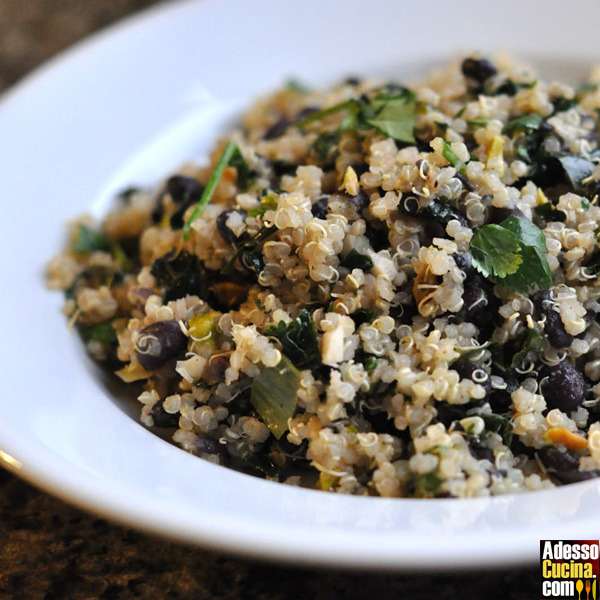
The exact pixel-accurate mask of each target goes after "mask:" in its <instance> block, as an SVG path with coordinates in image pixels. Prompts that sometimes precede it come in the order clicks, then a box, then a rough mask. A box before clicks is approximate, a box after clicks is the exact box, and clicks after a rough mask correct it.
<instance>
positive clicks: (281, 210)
mask: <svg viewBox="0 0 600 600" xmlns="http://www.w3.org/2000/svg"><path fill="white" fill-rule="evenodd" d="M597 82H600V79H598V72H597V71H596V73H595V74H594V73H593V74H592V76H591V78H590V80H589V81H588V82H586V83H585V84H584V85H582V86H581V87H579V88H573V87H571V86H569V85H566V84H563V83H556V82H554V83H550V82H545V81H543V80H542V79H540V78H538V77H537V76H536V75H535V73H534V72H533V71H532V69H531V68H529V67H526V66H523V65H522V64H519V63H515V62H512V61H509V60H508V59H496V60H494V61H491V60H488V59H486V58H484V57H478V56H472V57H468V58H466V59H464V60H462V61H460V60H457V61H455V62H452V63H451V64H449V65H448V66H447V67H446V68H445V69H444V70H443V71H439V72H436V73H435V74H433V75H431V76H429V77H428V78H426V79H425V80H424V81H423V82H421V83H415V84H413V85H411V87H404V86H402V85H399V84H397V83H395V82H390V81H384V82H376V81H368V80H359V79H356V78H351V79H348V80H346V81H344V82H342V83H340V84H338V85H336V86H333V87H331V88H330V89H327V90H315V91H311V90H306V89H304V88H302V87H299V86H298V85H290V86H286V87H285V88H283V89H281V90H279V91H277V92H276V93H274V94H272V95H270V96H269V97H267V98H264V99H261V100H259V101H258V102H257V103H256V104H255V105H254V106H253V107H251V108H250V110H249V111H248V112H247V113H246V115H245V116H244V117H243V120H242V123H241V127H240V128H239V129H238V130H236V131H234V132H233V133H231V134H230V135H229V136H227V137H226V138H224V139H223V140H221V141H219V142H218V143H217V145H216V147H215V150H214V152H213V153H212V154H211V157H210V161H209V164H208V165H206V166H204V167H202V166H197V165H185V166H184V167H182V168H181V169H180V170H179V171H178V172H177V173H175V174H172V175H170V176H169V177H168V178H167V179H165V180H164V181H162V182H160V183H159V184H158V185H157V186H156V187H155V188H153V189H145V188H135V187H133V188H128V189H127V190H125V191H124V192H123V193H121V194H120V195H119V196H118V198H117V199H116V207H115V209H114V210H113V211H112V212H111V213H110V214H109V215H108V216H107V217H106V218H105V220H104V221H103V222H102V223H100V224H98V225H94V224H93V223H92V221H91V220H90V219H89V218H87V217H84V218H82V219H79V220H78V221H76V222H75V223H74V224H73V225H72V227H71V231H70V238H69V243H68V245H67V247H66V249H65V250H64V251H63V253H62V254H60V255H58V256H56V257H55V258H53V259H52V261H51V262H50V263H49V266H48V273H47V280H48V285H49V286H50V287H52V288H54V289H61V290H63V291H64V292H65V296H66V301H65V306H64V313H65V314H66V315H67V316H68V318H69V320H70V322H71V323H72V324H74V325H75V326H76V328H77V329H78V331H79V333H80V334H81V336H82V339H83V341H84V343H85V345H86V348H87V351H88V352H89V353H90V354H91V355H92V356H93V357H94V359H96V360H98V361H100V362H102V363H103V364H105V366H106V368H108V369H111V370H112V371H114V372H115V373H116V376H118V377H119V378H121V379H122V380H123V381H124V382H126V383H127V384H129V385H130V386H131V388H132V389H134V390H137V391H136V394H137V395H138V399H139V401H140V404H141V406H142V409H141V421H142V423H143V424H144V425H146V426H147V427H150V428H165V429H167V430H170V431H171V432H172V439H173V441H174V442H175V443H176V444H178V445H180V446H181V447H182V448H183V449H184V450H186V451H188V452H191V453H192V454H195V455H197V456H199V457H201V458H203V459H206V460H209V461H211V462H213V463H216V464H221V465H225V466H229V467H232V468H235V469H238V470H241V471H244V472H246V473H250V474H254V475H259V476H261V477H266V478H267V479H270V480H273V481H280V482H285V483H289V484H292V485H307V486H312V487H318V488H320V489H322V490H327V491H332V492H343V493H349V494H359V495H380V496H388V497H477V496H489V495H497V494H505V493H512V492H520V491H524V490H540V489H546V488H549V487H553V486H554V485H560V484H565V483H573V482H577V481H582V480H585V479H589V478H592V477H596V476H598V475H599V474H600V428H599V425H598V422H599V421H600V409H599V408H598V401H599V399H600V341H599V333H600V325H599V324H598V314H599V313H600V302H599V298H600V284H599V279H598V272H599V271H600V249H599V248H598V240H597V233H598V230H599V228H600V207H599V206H598V202H597V199H598V195H597V193H598V190H600V149H599V147H598V141H599V123H598V119H599V117H598V115H599V111H600V88H599V87H598V85H597Z"/></svg>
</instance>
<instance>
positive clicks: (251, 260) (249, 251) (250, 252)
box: [221, 225, 277, 274]
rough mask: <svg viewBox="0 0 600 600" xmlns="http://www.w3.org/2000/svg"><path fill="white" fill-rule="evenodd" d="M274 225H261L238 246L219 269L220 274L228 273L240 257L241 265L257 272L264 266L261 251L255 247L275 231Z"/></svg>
mask: <svg viewBox="0 0 600 600" xmlns="http://www.w3.org/2000/svg"><path fill="white" fill-rule="evenodd" d="M276 229H277V228H276V227H268V226H266V225H263V226H262V227H261V228H260V229H259V230H258V231H257V232H256V233H255V234H254V236H252V237H251V238H250V239H249V240H247V241H245V242H244V243H243V244H241V245H240V246H238V248H237V250H236V251H235V253H234V255H233V256H232V257H231V259H230V260H229V262H228V263H227V264H226V265H225V266H224V267H223V268H222V269H221V273H222V274H227V273H230V272H231V271H232V270H233V267H234V265H235V263H236V261H237V259H238V258H239V259H240V262H241V263H242V265H243V266H244V267H245V268H246V269H248V270H250V271H252V272H254V273H255V274H258V273H260V272H261V271H262V269H263V268H264V263H263V260H262V253H261V252H260V251H259V250H258V249H257V247H258V245H259V244H261V243H262V242H264V241H265V240H266V239H268V238H269V237H270V236H271V235H273V234H274V233H275V231H276Z"/></svg>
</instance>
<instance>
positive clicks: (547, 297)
mask: <svg viewBox="0 0 600 600" xmlns="http://www.w3.org/2000/svg"><path fill="white" fill-rule="evenodd" d="M532 300H533V304H534V306H535V308H536V310H537V311H538V313H539V314H540V315H541V316H545V317H546V321H545V322H544V333H545V334H546V336H547V338H548V341H549V342H550V343H551V344H552V346H554V347H555V348H558V349H561V348H568V347H569V346H570V345H571V344H572V343H573V340H574V339H575V338H574V337H573V336H572V335H571V334H570V333H567V331H566V330H565V325H564V323H563V322H562V319H561V318H560V314H559V313H558V312H557V311H556V310H554V308H553V304H554V297H553V295H552V292H551V291H550V290H543V291H541V292H537V293H536V294H534V295H533V297H532Z"/></svg>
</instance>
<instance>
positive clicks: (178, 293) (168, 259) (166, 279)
mask: <svg viewBox="0 0 600 600" xmlns="http://www.w3.org/2000/svg"><path fill="white" fill-rule="evenodd" d="M150 273H152V275H154V277H155V278H156V282H157V283H158V285H159V286H161V287H163V288H165V300H167V301H170V300H175V299H177V298H183V297H184V296H186V295H188V294H190V295H196V296H198V297H200V298H202V299H204V300H205V299H206V298H207V297H208V289H209V283H208V278H207V272H206V269H205V267H204V264H203V263H202V261H201V260H200V259H199V258H198V257H197V256H196V255H194V254H189V253H188V252H185V251H181V252H178V251H177V250H176V249H173V250H171V251H170V252H168V253H167V254H165V255H164V256H161V257H160V258H157V259H156V260H155V261H154V262H153V263H152V267H151V268H150Z"/></svg>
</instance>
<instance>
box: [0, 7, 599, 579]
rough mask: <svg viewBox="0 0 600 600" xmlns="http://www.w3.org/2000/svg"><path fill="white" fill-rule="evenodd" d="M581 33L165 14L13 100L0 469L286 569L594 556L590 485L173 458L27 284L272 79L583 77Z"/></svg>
mask: <svg viewBox="0 0 600 600" xmlns="http://www.w3.org/2000/svg"><path fill="white" fill-rule="evenodd" d="M598 17H600V4H598V3H597V2H596V1H595V0H589V1H581V0H575V1H574V2H568V3H567V2H562V1H560V2H554V1H548V0H546V1H545V2H534V1H525V0H521V1H519V2H516V1H510V2H506V1H505V2H502V3H499V2H486V1H483V0H479V1H472V0H467V1H462V2H441V1H434V0H426V1H420V2H404V1H398V2H394V1H392V0H389V1H385V0H378V1H370V2H366V1H364V0H361V1H357V0H327V1H322V0H302V1H297V0H286V1H285V2H283V1H281V0H257V1H248V0H222V1H212V0H207V1H205V2H189V1H188V2H169V3H165V4H164V5H162V6H159V7H158V8H156V9H152V10H150V11H147V12H145V13H142V14H140V15H138V16H136V17H134V18H133V19H130V20H128V21H126V22H124V23H122V24H119V25H117V26H116V27H113V28H112V29H111V30H109V31H107V32H106V33H102V34H100V35H98V36H95V37H93V38H91V39H90V40H88V41H86V42H85V43H83V44H80V45H78V46H76V47H75V48H73V49H72V50H71V51H70V52H68V53H66V54H64V55H63V56H62V57H60V58H59V59H57V60H54V61H51V63H50V64H48V65H47V66H46V67H44V68H42V69H41V70H39V71H38V72H37V73H35V74H34V75H33V76H32V77H30V78H28V79H27V80H25V81H24V82H23V83H21V84H20V85H19V86H17V87H16V88H15V89H14V90H12V91H11V92H9V93H8V94H7V95H5V96H4V98H3V101H2V102H0V165H1V172H2V177H1V190H2V191H1V198H2V200H1V202H2V204H1V206H2V211H1V213H0V219H1V223H2V229H1V231H2V244H1V258H2V261H1V264H2V267H1V271H0V273H1V282H2V283H1V285H2V293H0V315H2V316H1V319H0V340H1V344H0V373H1V387H0V390H1V391H0V460H1V461H2V462H3V463H4V464H5V465H7V466H8V467H9V468H11V469H12V470H13V471H15V472H17V473H18V474H20V475H21V476H23V477H25V478H26V479H28V480H30V481H32V482H34V483H35V484H37V485H39V486H40V487H42V488H44V489H46V490H48V491H49V492H50V493H53V494H56V495H58V496H61V497H63V498H65V499H66V500H68V501H70V502H73V503H75V504H77V505H79V506H81V507H84V508H86V509H88V510H90V511H93V512H97V513H102V514H104V515H107V516H109V517H112V518H114V519H116V520H118V521H121V522H124V523H127V524H130V525H132V526H135V527H140V528H144V529H147V530H151V531H154V532H156V533H159V534H163V535H167V536H171V537H172V538H177V539H180V540H186V541H189V542H192V543H195V544H201V545H205V546H209V547H212V548H215V549H221V550H227V551H234V552H236V553H240V554H244V555H250V556H255V557H265V558H269V559H277V560H284V561H291V562H294V563H297V564H300V563H302V564H308V563H311V564H317V565H322V566H327V565H345V566H362V567H367V568H391V569H404V570H410V569H433V568H436V569H438V568H449V569H454V568H457V569H459V568H463V569H471V568H475V567H485V566H498V565H508V564H513V565H516V564H524V563H532V562H535V561H537V560H538V556H539V554H538V548H539V543H538V542H539V540H540V539H541V538H551V539H594V538H595V539H598V538H599V537H600V518H599V516H598V512H599V511H598V506H599V502H600V481H592V482H589V483H583V484H577V485H572V486H567V487H564V488H561V489H556V490H553V491H548V492H543V493H531V494H523V495H520V496H507V497H498V498H494V499H477V500H432V501H427V500H388V499H378V498H357V497H345V496H337V495H330V494H325V493H322V492H317V491H310V490H303V489H295V488H291V487H287V486H283V485H278V484H275V483H269V482H265V481H262V480H259V479H255V478H252V477H249V476H246V475H242V474H239V473H236V472H233V471H230V470H227V469H224V468H220V467H216V466H213V465H211V464H208V463H206V462H204V461H202V460H199V459H197V458H195V457H193V456H190V455H187V454H185V453H184V452H183V451H181V450H179V449H177V448H175V447H173V446H171V445H169V444H168V443H166V442H164V441H163V440H161V439H159V438H158V437H156V436H155V435H153V434H152V433H150V432H148V431H147V430H145V429H144V428H143V427H142V426H141V425H139V424H138V423H137V422H136V421H135V420H133V419H132V418H130V417H129V416H127V414H126V413H125V411H124V409H123V407H122V406H121V405H120V404H119V401H117V400H116V399H114V398H113V397H112V396H111V395H110V394H109V392H108V391H107V389H106V388H105V387H104V386H103V385H102V384H101V383H100V382H99V380H98V378H97V377H96V376H95V373H94V370H93V369H92V368H91V365H90V363H89V362H88V360H87V359H86V358H85V357H84V356H83V355H82V351H81V350H82V348H81V347H80V344H79V343H78V341H77V340H76V337H75V336H74V335H72V334H70V333H69V332H68V330H67V328H66V323H65V320H64V318H63V317H62V315H61V314H60V310H59V309H60V305H61V297H60V295H59V294H57V293H50V292H47V291H46V290H45V289H44V286H43V278H42V273H43V269H44V263H45V261H46V260H47V258H48V257H50V256H51V255H52V254H53V253H55V252H56V251H58V249H59V247H60V245H61V242H62V237H63V231H64V230H63V223H64V221H65V220H67V219H69V218H71V217H73V216H74V215H76V214H78V213H80V212H82V211H85V210H92V211H93V212H94V213H95V214H100V213H101V212H102V211H103V210H104V209H105V208H106V205H107V201H108V199H109V198H110V196H111V194H112V193H113V192H114V191H115V190H117V189H119V188H120V187H123V186H125V185H127V184H129V183H152V182H156V181H158V180H160V179H161V178H162V177H163V176H164V175H166V174H168V172H169V170H170V169H172V168H173V167H175V166H176V165H177V164H178V163H179V162H180V161H181V160H183V159H185V158H190V157H191V158H194V157H200V158H201V157H202V156H203V153H204V152H206V150H207V149H208V148H209V147H210V144H211V142H212V139H213V137H214V135H215V134H216V133H217V132H219V131H223V128H225V127H227V125H228V123H231V119H232V117H233V116H234V115H235V114H236V111H238V110H239V108H240V107H241V106H242V105H243V104H244V103H246V102H248V101H249V100H251V99H252V98H253V97H255V96H256V95H257V94H259V93H261V92H264V91H266V90H269V89H270V88H273V87H275V86H276V85H277V84H279V83H280V82H281V81H282V80H283V79H285V78H286V77H287V76H289V75H295V76H298V77H299V78H300V79H302V80H305V81H308V82H310V83H320V82H326V81H330V80H334V79H337V78H339V77H341V76H343V75H347V74H366V73H374V74H387V75H395V77H396V78H397V79H400V80H404V81H410V78H411V76H413V75H414V74H415V73H418V72H419V70H420V69H421V68H422V67H423V65H428V66H429V65H432V64H442V63H443V62H444V61H445V60H446V59H447V58H448V56H458V55H460V52H461V51H464V52H468V51H472V50H482V51H485V52H493V51H509V52H510V53H513V54H515V55H520V56H528V57H533V58H534V59H536V58H537V59H538V60H539V64H541V65H542V66H543V70H545V71H546V72H549V71H550V70H556V72H559V71H562V74H566V75H567V76H569V77H571V78H575V77H576V76H578V75H579V74H580V73H581V72H582V71H581V65H584V64H587V63H589V62H590V61H593V60H594V59H596V58H598V47H599V45H600V42H599V41H598V39H599V38H598V34H597V30H596V27H595V23H597V22H598ZM548 56H549V57H551V59H550V60H548ZM557 56H562V57H563V58H561V59H560V60H552V58H554V57H557Z"/></svg>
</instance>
